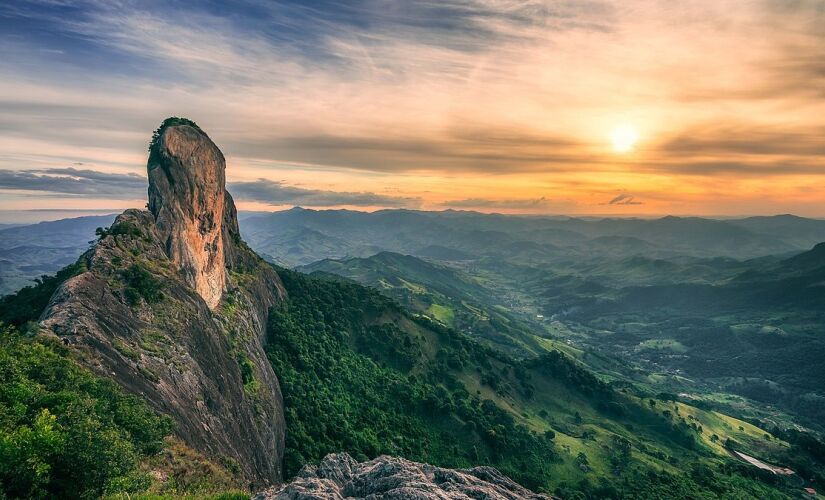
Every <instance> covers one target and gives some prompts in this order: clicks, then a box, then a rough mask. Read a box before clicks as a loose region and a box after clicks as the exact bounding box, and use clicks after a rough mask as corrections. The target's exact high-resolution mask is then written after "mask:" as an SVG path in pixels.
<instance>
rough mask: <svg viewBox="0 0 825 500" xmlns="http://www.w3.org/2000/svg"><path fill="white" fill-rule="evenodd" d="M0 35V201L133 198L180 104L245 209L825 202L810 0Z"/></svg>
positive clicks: (276, 17) (153, 5) (815, 29)
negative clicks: (214, 149) (162, 129)
mask: <svg viewBox="0 0 825 500" xmlns="http://www.w3.org/2000/svg"><path fill="white" fill-rule="evenodd" d="M0 27H2V29H3V32H4V36H2V37H0V56H1V57H0V71H2V76H1V77H0V89H2V91H3V94H4V95H5V96H7V97H5V98H3V99H2V100H0V109H2V111H3V113H2V115H0V116H2V118H0V209H4V210H10V211H15V210H16V211H20V210H23V209H28V208H32V207H34V208H38V209H42V210H63V209H74V210H85V211H94V210H100V209H106V210H108V209H112V210H114V211H121V210H123V209H125V208H129V207H135V206H138V207H141V206H143V203H144V202H145V188H146V172H145V170H146V146H147V145H148V142H149V139H150V137H151V134H152V131H153V130H154V129H155V128H156V127H157V126H158V125H159V124H160V123H161V121H162V120H163V119H164V118H166V117H168V116H185V117H187V118H190V119H192V120H194V121H195V122H197V123H198V124H199V125H200V126H201V127H202V128H203V130H205V131H206V132H207V134H209V135H210V137H211V138H212V139H213V140H214V141H215V143H216V144H217V145H218V146H219V147H220V148H221V149H222V150H223V151H224V153H225V154H226V159H227V181H228V186H229V189H230V191H231V192H233V193H234V194H235V195H236V199H237V201H238V206H239V208H240V209H242V210H247V211H249V210H273V209H277V208H283V207H287V206H291V205H303V206H308V207H312V208H319V209H323V208H346V209H356V210H361V211H374V210H378V209H387V208H407V209H422V210H428V211H431V210H445V209H450V208H452V209H468V210H472V211H477V212H482V213H503V214H530V215H555V214H564V215H568V216H594V215H593V214H598V216H602V215H603V216H609V217H645V218H647V217H660V216H665V215H674V216H697V217H707V218H715V217H741V216H742V215H741V214H753V215H768V214H774V213H794V214H799V215H800V216H804V217H814V218H816V217H825V206H823V205H825V204H823V203H822V201H823V200H825V147H823V144H825V118H823V117H825V100H823V99H822V96H823V94H822V88H824V87H825V62H823V61H825V56H823V54H825V4H823V3H822V2H817V1H816V0H797V1H786V0H757V1H745V0H742V1H734V2H732V3H726V4H725V5H719V4H718V3H717V2H712V1H710V0H702V1H699V2H693V3H690V4H684V5H682V4H673V3H669V2H656V1H652V0H651V1H648V0H637V1H630V2H617V1H607V0H594V1H591V2H586V3H565V2H557V1H553V0H535V1H530V2H525V3H520V4H507V3H504V4H502V3H498V2H492V1H490V0H470V1H448V2H441V3H431V2H392V1H380V0H361V1H358V2H354V3H350V4H347V5H339V4H336V3H334V2H327V1H319V2H299V1H293V0H282V1H278V2H258V1H256V0H249V1H245V2H238V3H233V4H232V5H223V4H212V3H209V2H207V3H194V2H186V1H183V2H180V3H177V4H174V5H172V4H168V3H164V2H155V1H151V2H140V3H137V2H130V1H123V2H116V3H113V4H110V3H105V2H98V1H96V0H81V1H78V2H73V3H71V4H64V3H61V2H45V1H42V0H21V1H17V2H13V3H10V4H7V5H2V6H0ZM115 117H116V118H115Z"/></svg>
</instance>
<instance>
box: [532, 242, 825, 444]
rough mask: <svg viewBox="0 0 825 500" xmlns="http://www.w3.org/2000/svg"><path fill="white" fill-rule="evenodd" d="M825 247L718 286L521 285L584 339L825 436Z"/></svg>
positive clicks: (763, 263)
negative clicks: (773, 408)
mask: <svg viewBox="0 0 825 500" xmlns="http://www.w3.org/2000/svg"><path fill="white" fill-rule="evenodd" d="M823 249H825V246H823V245H821V244H820V245H817V246H816V247H815V248H814V249H812V250H810V251H808V252H805V253H802V254H799V255H796V256H794V257H791V258H788V259H785V260H781V261H777V260H774V259H771V260H760V261H754V262H750V263H747V262H746V263H741V264H737V265H735V266H734V267H732V268H729V270H728V277H726V278H720V279H719V280H718V281H715V282H698V281H697V282H679V280H676V281H675V282H671V283H664V284H649V285H633V286H625V287H622V286H619V285H618V284H617V282H615V281H614V282H613V283H611V286H610V287H608V288H606V289H604V290H589V291H582V290H581V289H580V288H577V287H576V286H574V283H573V281H572V278H571V277H570V276H548V277H547V279H546V280H544V281H541V280H536V281H530V280H529V279H525V280H524V281H523V282H522V285H523V287H524V288H525V290H526V291H527V292H528V293H531V294H533V295H534V296H536V297H540V298H541V301H542V305H541V306H540V307H541V310H542V311H543V313H544V314H546V315H548V316H553V315H559V316H560V317H563V321H565V322H566V323H568V324H575V325H580V326H582V328H580V329H579V331H584V332H585V333H584V334H583V335H581V336H580V337H579V338H578V339H577V341H578V342H580V343H583V344H585V345H590V346H594V347H596V346H598V347H600V348H609V349H612V350H613V351H614V352H615V353H617V354H623V355H626V356H628V357H630V358H632V359H637V360H640V359H642V360H646V361H647V362H649V363H650V364H649V367H652V368H655V369H657V370H661V371H664V372H668V373H670V374H673V373H681V374H683V375H685V376H687V377H688V378H691V379H699V380H700V381H705V382H709V383H712V384H714V385H715V386H716V387H717V390H725V391H727V392H733V393H736V394H740V395H743V396H747V397H749V398H751V399H754V400H756V401H759V402H761V403H762V404H767V405H778V406H780V407H781V408H782V409H783V410H785V411H790V412H793V413H795V414H796V415H797V416H798V417H802V420H799V421H798V422H797V423H804V424H806V425H809V426H814V427H818V428H819V430H822V427H821V422H822V421H823V418H825V393H823V392H822V381H823V380H825V367H823V364H822V363H821V362H820V360H821V359H822V357H823V356H825V340H823V338H822V335H820V333H821V326H822V325H823V324H825V313H823V311H825V252H823ZM736 269H739V272H738V273H736V274H732V275H731V273H730V271H731V270H736ZM743 269H747V270H745V271H743ZM676 370H679V371H678V372H676ZM683 390H686V391H692V390H694V389H691V388H690V386H689V385H685V386H684V389H683ZM697 390H698V389H697Z"/></svg>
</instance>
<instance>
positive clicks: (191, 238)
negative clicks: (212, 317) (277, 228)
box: [148, 124, 226, 309]
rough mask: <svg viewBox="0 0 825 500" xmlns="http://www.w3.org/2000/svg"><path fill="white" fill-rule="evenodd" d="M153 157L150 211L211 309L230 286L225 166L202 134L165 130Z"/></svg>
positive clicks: (156, 142) (181, 128)
mask: <svg viewBox="0 0 825 500" xmlns="http://www.w3.org/2000/svg"><path fill="white" fill-rule="evenodd" d="M150 148H151V154H150V156H149V165H148V171H149V211H150V212H152V215H154V217H155V225H156V229H157V232H158V236H159V237H160V238H161V242H162V243H163V245H164V246H165V247H166V253H167V255H168V256H169V259H170V260H171V261H172V262H173V263H174V264H175V265H176V266H177V267H178V268H179V269H180V270H181V272H182V273H183V276H184V279H185V280H186V282H187V283H189V285H190V286H192V288H194V289H195V291H196V292H198V294H200V296H201V297H203V300H204V301H206V304H207V305H208V306H209V307H210V308H213V309H214V308H215V306H217V305H218V303H219V302H220V300H221V296H222V295H223V291H224V287H225V285H226V270H225V269H224V248H223V212H224V196H225V193H226V190H225V189H224V185H225V174H224V171H225V170H226V163H225V161H224V158H223V154H222V153H221V151H220V149H218V147H217V146H215V144H214V143H213V142H212V141H211V140H210V139H209V137H207V135H206V134H205V133H204V132H203V131H202V130H200V129H199V128H197V127H195V126H192V125H187V124H182V125H177V126H172V127H165V128H162V129H161V132H160V133H159V134H158V136H157V137H156V138H154V139H153V142H152V145H151V146H150Z"/></svg>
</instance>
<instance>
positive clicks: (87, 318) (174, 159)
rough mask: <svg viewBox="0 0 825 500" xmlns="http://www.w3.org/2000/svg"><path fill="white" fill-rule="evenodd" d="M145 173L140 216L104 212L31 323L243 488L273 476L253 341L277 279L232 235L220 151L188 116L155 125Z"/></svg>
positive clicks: (271, 424)
mask: <svg viewBox="0 0 825 500" xmlns="http://www.w3.org/2000/svg"><path fill="white" fill-rule="evenodd" d="M148 173H149V211H141V210H127V211H126V212H124V213H123V214H121V215H120V216H118V217H117V219H116V220H115V222H114V223H113V224H112V226H111V227H110V228H109V229H108V230H106V231H104V232H103V234H102V235H101V238H100V239H99V241H97V243H96V244H95V245H94V247H93V248H92V249H90V250H89V251H88V252H86V253H85V254H84V255H83V256H82V257H81V260H80V262H81V263H82V264H84V265H85V269H86V270H85V272H82V273H81V274H79V275H77V276H75V277H73V278H71V279H69V280H68V281H66V282H65V283H63V284H62V285H61V286H60V288H58V290H57V291H56V292H55V294H54V296H53V297H52V299H51V301H50V303H49V306H48V307H47V308H46V310H45V311H44V313H43V315H42V316H41V325H42V327H43V328H44V329H45V330H46V331H47V332H48V333H50V334H53V335H56V336H58V337H60V338H61V339H62V341H63V343H64V344H66V345H69V346H72V347H73V351H74V352H75V353H76V356H77V358H78V359H79V360H81V362H82V363H84V364H85V365H87V366H89V367H90V368H91V369H93V370H94V371H95V372H97V373H99V374H102V375H105V376H109V377H111V378H113V379H114V380H115V381H117V382H118V383H119V384H120V385H121V386H123V387H124V388H125V389H126V390H127V391H128V392H130V393H133V394H136V395H140V396H141V397H143V398H145V399H146V400H147V401H148V402H149V404H150V405H152V407H154V408H155V409H156V410H157V411H159V412H161V413H164V414H167V415H170V416H171V417H173V418H174V420H175V422H176V424H177V426H176V434H177V435H178V436H179V437H180V438H181V439H183V441H185V442H186V443H187V444H189V445H190V446H192V447H194V448H195V449H197V450H199V451H201V452H203V453H205V454H206V455H208V456H210V457H212V458H213V459H216V460H218V461H219V462H222V463H224V464H225V465H228V466H229V467H230V468H231V469H238V470H239V471H240V473H241V474H242V475H243V477H244V478H245V479H246V480H248V482H249V483H250V484H251V485H253V486H263V485H267V484H272V483H276V482H279V481H281V479H282V477H281V463H282V455H283V446H284V411H283V399H282V396H281V391H280V387H279V384H278V379H277V377H276V376H275V373H274V372H273V370H272V367H271V365H270V364H269V362H268V360H267V358H266V355H265V353H264V348H263V342H264V339H265V329H266V322H267V317H268V314H269V309H270V307H272V306H273V305H275V304H277V303H279V302H280V301H282V299H283V297H284V293H285V292H284V289H283V286H282V284H281V281H280V278H279V277H278V275H277V274H276V273H275V271H274V270H273V269H272V268H271V267H270V266H269V265H267V264H266V263H264V262H263V261H262V260H261V259H260V258H259V257H258V256H257V255H256V254H255V253H254V252H252V251H251V250H250V249H249V248H248V247H247V246H246V244H245V243H244V242H243V241H242V240H241V238H240V233H239V231H238V221H237V214H236V210H235V206H234V203H233V201H232V197H231V196H230V195H229V193H227V192H226V189H225V162H224V157H223V155H222V154H221V151H220V150H219V149H218V147H217V146H215V144H214V143H213V142H212V141H211V140H210V139H209V137H208V136H207V135H206V134H205V133H204V132H203V131H202V130H200V128H198V127H197V126H196V125H195V124H194V123H192V122H190V121H188V120H181V119H169V120H167V121H165V122H164V124H163V125H162V126H161V128H160V129H158V131H157V132H156V135H155V137H154V138H153V140H152V144H151V146H150V155H149V162H148Z"/></svg>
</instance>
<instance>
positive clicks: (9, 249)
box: [0, 215, 114, 295]
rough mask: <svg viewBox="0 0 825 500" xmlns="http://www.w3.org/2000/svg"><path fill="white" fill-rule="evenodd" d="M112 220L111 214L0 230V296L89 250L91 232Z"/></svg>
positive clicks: (66, 263) (92, 234) (54, 270)
mask: <svg viewBox="0 0 825 500" xmlns="http://www.w3.org/2000/svg"><path fill="white" fill-rule="evenodd" d="M113 220H114V215H103V216H88V217H77V218H74V219H62V220H58V221H51V222H41V223H39V224H32V225H25V226H12V227H10V228H5V229H4V228H0V295H5V294H7V293H11V292H14V291H15V290H19V289H20V288H22V287H24V286H26V285H29V284H31V283H32V280H33V279H34V278H37V277H39V276H41V275H43V274H52V273H54V272H56V271H57V270H58V269H61V268H63V267H64V266H66V265H68V264H71V263H72V262H74V261H75V260H76V259H77V256H78V255H79V254H81V253H83V252H84V251H85V250H86V249H87V248H89V242H90V240H93V239H94V238H95V236H94V234H95V230H96V229H97V228H99V227H107V226H109V225H110V224H111V223H112V221H113Z"/></svg>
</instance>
